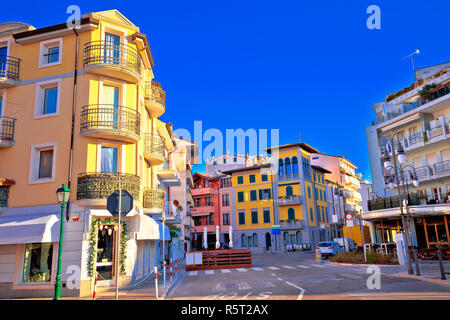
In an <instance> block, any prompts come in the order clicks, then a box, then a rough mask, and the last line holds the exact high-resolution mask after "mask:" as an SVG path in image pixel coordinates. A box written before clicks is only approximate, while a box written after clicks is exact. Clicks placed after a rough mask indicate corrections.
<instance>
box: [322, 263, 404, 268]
mask: <svg viewBox="0 0 450 320" xmlns="http://www.w3.org/2000/svg"><path fill="white" fill-rule="evenodd" d="M328 264H332V265H335V266H348V267H400V265H399V264H365V263H340V262H328Z"/></svg>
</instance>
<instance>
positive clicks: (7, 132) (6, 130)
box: [0, 117, 16, 145]
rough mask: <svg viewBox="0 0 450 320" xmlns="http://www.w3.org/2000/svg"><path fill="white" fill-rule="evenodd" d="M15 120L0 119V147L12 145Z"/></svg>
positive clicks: (8, 118)
mask: <svg viewBox="0 0 450 320" xmlns="http://www.w3.org/2000/svg"><path fill="white" fill-rule="evenodd" d="M15 125H16V119H14V118H10V117H0V145H1V144H5V143H6V144H8V145H12V144H13V143H14V129H15Z"/></svg>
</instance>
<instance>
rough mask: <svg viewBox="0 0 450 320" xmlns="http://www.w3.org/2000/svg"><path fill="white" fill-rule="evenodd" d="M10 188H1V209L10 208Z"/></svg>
mask: <svg viewBox="0 0 450 320" xmlns="http://www.w3.org/2000/svg"><path fill="white" fill-rule="evenodd" d="M8 197H9V186H0V208H1V207H7V206H8Z"/></svg>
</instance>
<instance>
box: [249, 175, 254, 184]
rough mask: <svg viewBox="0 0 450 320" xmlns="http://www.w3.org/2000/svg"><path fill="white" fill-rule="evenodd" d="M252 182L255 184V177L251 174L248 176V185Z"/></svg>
mask: <svg viewBox="0 0 450 320" xmlns="http://www.w3.org/2000/svg"><path fill="white" fill-rule="evenodd" d="M253 182H255V175H254V174H251V175H250V183H253Z"/></svg>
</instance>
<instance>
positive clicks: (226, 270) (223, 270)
mask: <svg viewBox="0 0 450 320" xmlns="http://www.w3.org/2000/svg"><path fill="white" fill-rule="evenodd" d="M221 271H222V273H230V272H231V271H230V269H222V270H221Z"/></svg>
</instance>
